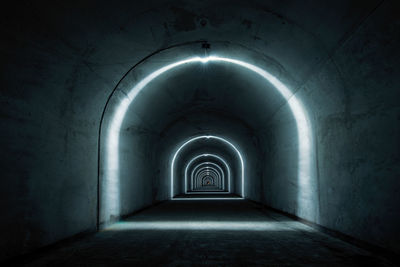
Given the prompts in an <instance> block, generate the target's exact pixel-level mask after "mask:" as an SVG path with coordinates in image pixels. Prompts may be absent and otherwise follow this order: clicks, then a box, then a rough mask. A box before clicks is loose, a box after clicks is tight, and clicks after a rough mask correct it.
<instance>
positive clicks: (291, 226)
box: [105, 220, 315, 232]
mask: <svg viewBox="0 0 400 267" xmlns="http://www.w3.org/2000/svg"><path fill="white" fill-rule="evenodd" d="M127 230H220V231H299V230H302V231H309V232H314V231H315V230H314V229H313V228H311V227H309V226H306V225H304V224H302V223H300V222H296V221H257V222H254V221H237V222H232V221H217V220H215V221H129V222H126V221H122V222H118V223H115V224H113V225H112V226H110V227H108V228H107V229H105V231H127Z"/></svg>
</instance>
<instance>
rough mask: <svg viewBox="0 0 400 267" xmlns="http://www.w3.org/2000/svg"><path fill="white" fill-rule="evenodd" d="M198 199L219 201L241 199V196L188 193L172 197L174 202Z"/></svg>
mask: <svg viewBox="0 0 400 267" xmlns="http://www.w3.org/2000/svg"><path fill="white" fill-rule="evenodd" d="M182 198H184V199H198V198H202V199H205V198H217V199H221V198H224V199H225V198H227V199H243V198H242V197H241V196H238V195H235V194H229V193H200V194H196V193H191V194H190V193H189V194H182V195H177V196H175V197H174V199H175V200H177V199H182Z"/></svg>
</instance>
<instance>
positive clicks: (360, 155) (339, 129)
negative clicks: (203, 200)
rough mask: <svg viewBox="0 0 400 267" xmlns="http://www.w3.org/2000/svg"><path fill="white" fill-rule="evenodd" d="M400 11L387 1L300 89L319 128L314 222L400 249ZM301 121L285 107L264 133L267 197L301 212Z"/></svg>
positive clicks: (269, 201)
mask: <svg viewBox="0 0 400 267" xmlns="http://www.w3.org/2000/svg"><path fill="white" fill-rule="evenodd" d="M397 12H398V11H397V10H396V9H395V8H394V6H393V3H389V2H387V3H384V4H383V5H382V6H381V7H380V8H379V9H378V10H376V11H375V12H374V13H373V14H371V16H369V17H368V18H367V19H366V20H365V22H364V23H363V24H362V26H360V27H359V28H358V29H357V30H356V31H354V32H353V33H352V34H351V35H349V36H348V38H347V39H346V40H345V42H343V43H342V44H341V45H340V47H338V49H337V50H336V51H335V53H333V54H332V56H331V57H330V58H329V59H328V60H326V61H325V62H324V63H323V64H321V65H320V68H319V70H318V71H316V72H315V73H314V74H313V75H311V76H310V78H309V79H308V80H307V82H306V83H305V84H304V85H303V86H302V87H301V89H300V90H299V91H298V92H297V93H296V95H297V96H298V97H299V98H301V99H302V100H303V101H304V105H305V106H306V107H307V110H308V112H309V113H310V117H311V118H312V125H313V128H314V131H315V151H316V153H317V157H318V158H317V160H318V162H317V164H318V205H319V210H318V214H317V216H316V218H315V222H316V223H318V224H321V225H323V226H325V227H328V228H330V229H334V230H336V231H339V232H342V233H345V234H348V235H350V236H353V237H355V238H357V239H361V240H364V241H367V242H370V243H373V244H377V245H380V246H382V247H386V248H390V249H392V250H394V251H396V252H399V251H400V247H399V243H398V240H399V237H400V233H399V230H398V229H397V225H399V222H400V215H399V213H398V212H397V210H398V203H400V198H399V194H398V192H399V189H400V184H399V182H398V177H399V173H400V172H399V168H400V167H399V166H400V164H399V153H400V152H399V149H398V148H399V147H400V146H399V123H398V118H399V105H398V103H397V100H396V99H398V98H399V92H400V91H399V81H398V75H399V71H398V68H396V67H395V66H398V65H399V56H398V52H395V50H396V48H395V47H398V45H399V41H400V39H399V35H398V33H397V34H396V33H395V32H396V31H397V32H398V27H399V20H398V19H396V17H397V14H398V13H397ZM295 128H296V126H295V122H294V120H293V119H292V118H291V116H290V111H289V110H288V108H287V107H282V108H281V109H280V110H279V111H278V112H277V113H276V115H275V116H274V118H273V119H272V122H271V127H270V129H272V131H269V132H268V133H267V134H265V139H264V140H266V141H265V142H266V146H265V147H266V148H267V149H266V153H267V154H268V155H267V156H266V161H267V165H266V168H265V171H264V179H263V181H264V188H265V189H264V190H265V191H264V192H265V194H264V197H265V199H264V202H265V203H267V204H269V205H271V206H272V207H274V208H278V209H281V210H284V211H286V212H289V213H292V214H298V209H299V207H297V202H296V197H295V196H296V194H297V191H298V190H300V189H299V187H298V184H297V182H296V175H293V173H296V169H297V166H296V164H295V160H290V159H292V158H295V157H296V153H297V146H296V145H297V144H296V139H295V137H293V136H291V135H290V134H289V133H290V132H293V131H294V130H295ZM282 147H283V149H282ZM290 162H292V164H290V165H285V163H290ZM288 185H289V186H288ZM312 221H314V220H312Z"/></svg>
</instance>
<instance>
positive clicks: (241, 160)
mask: <svg viewBox="0 0 400 267" xmlns="http://www.w3.org/2000/svg"><path fill="white" fill-rule="evenodd" d="M200 139H216V140H219V141H222V142H224V143H226V144H228V145H229V146H230V147H232V148H233V149H234V151H235V152H236V153H237V155H238V156H239V160H240V164H241V166H240V167H241V175H242V177H241V178H242V180H241V181H242V197H244V163H243V158H242V155H241V154H240V152H239V150H238V149H237V148H236V147H235V146H234V145H233V144H232V143H231V142H229V141H227V140H226V139H224V138H221V137H218V136H212V135H202V136H197V137H193V138H192V139H189V140H188V141H186V142H185V143H183V144H182V145H181V146H180V147H179V148H178V150H177V151H176V152H175V154H174V157H173V158H172V162H171V198H173V197H174V171H175V169H174V167H175V160H176V157H177V156H178V154H179V152H180V151H181V150H182V149H183V148H184V147H185V146H186V145H188V144H190V143H191V142H194V141H197V140H200ZM203 156H204V157H207V156H211V157H215V158H218V159H219V160H221V161H222V162H223V163H224V165H225V166H227V169H228V177H229V179H228V188H229V190H228V191H229V192H231V182H230V180H231V178H230V177H231V175H230V168H229V165H228V164H227V163H226V161H225V160H224V159H223V158H221V157H219V156H217V155H215V154H202V155H199V156H198V157H203ZM185 173H186V172H185ZM186 178H187V177H185V188H187V179H186Z"/></svg>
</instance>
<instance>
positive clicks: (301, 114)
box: [98, 56, 314, 220]
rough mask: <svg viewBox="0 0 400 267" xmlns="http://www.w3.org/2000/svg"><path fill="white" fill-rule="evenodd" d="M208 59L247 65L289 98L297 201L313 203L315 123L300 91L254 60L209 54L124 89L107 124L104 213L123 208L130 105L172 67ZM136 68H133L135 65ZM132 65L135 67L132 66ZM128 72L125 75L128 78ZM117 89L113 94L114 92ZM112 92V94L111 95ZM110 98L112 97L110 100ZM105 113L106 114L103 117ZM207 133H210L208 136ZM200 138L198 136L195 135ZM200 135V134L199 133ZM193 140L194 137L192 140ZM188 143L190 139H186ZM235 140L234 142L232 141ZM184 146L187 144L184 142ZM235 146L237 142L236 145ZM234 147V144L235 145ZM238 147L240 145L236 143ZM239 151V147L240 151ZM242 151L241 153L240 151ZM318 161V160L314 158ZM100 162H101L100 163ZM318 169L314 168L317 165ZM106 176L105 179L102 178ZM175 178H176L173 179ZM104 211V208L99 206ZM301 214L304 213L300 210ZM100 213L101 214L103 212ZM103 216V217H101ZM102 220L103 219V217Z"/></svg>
mask: <svg viewBox="0 0 400 267" xmlns="http://www.w3.org/2000/svg"><path fill="white" fill-rule="evenodd" d="M207 62H221V63H229V64H233V65H237V66H240V67H243V68H244V69H247V70H250V71H253V72H255V73H257V74H258V75H260V76H261V77H263V78H264V79H265V80H266V82H269V83H270V84H271V85H273V87H274V88H275V89H276V90H277V91H278V92H279V93H280V94H281V95H282V97H283V98H284V99H285V100H286V101H287V104H288V106H289V108H290V110H291V112H292V114H293V117H294V119H295V122H296V128H297V137H298V177H297V179H298V183H299V191H298V193H297V201H298V203H299V206H300V207H306V206H307V205H313V203H312V199H310V198H309V197H308V196H309V193H310V191H312V189H311V187H310V179H311V176H312V175H313V174H312V173H311V165H312V164H311V163H312V158H313V156H314V155H313V154H312V131H311V125H310V122H309V120H308V117H307V113H306V111H305V109H304V108H303V106H302V103H301V101H300V100H299V99H298V98H297V97H296V95H295V94H294V93H293V92H291V91H290V90H289V89H288V88H287V87H286V86H285V85H284V84H283V83H282V82H281V81H280V80H278V79H277V78H276V77H274V76H273V75H272V74H270V73H269V72H267V71H265V70H264V69H262V68H260V67H257V66H255V65H253V64H250V63H247V62H244V61H240V60H237V59H233V58H228V57H218V56H206V57H191V58H187V59H184V60H180V61H177V62H174V63H171V64H167V65H165V66H164V67H161V68H159V69H157V70H155V71H154V72H152V73H150V74H149V75H147V76H145V77H144V78H143V79H142V80H140V81H139V82H138V83H137V84H136V85H135V86H133V87H132V88H131V89H130V90H129V91H128V92H124V94H125V97H124V98H123V99H121V100H119V101H118V104H117V106H116V107H115V109H113V110H112V114H111V117H110V120H109V124H108V125H107V126H109V127H107V132H106V133H105V144H106V145H105V157H104V158H105V160H104V161H105V166H106V168H105V171H104V172H102V171H100V167H99V183H98V184H99V189H98V190H99V199H98V201H99V204H98V206H99V207H100V205H104V206H102V210H103V209H104V213H105V214H104V215H105V217H106V218H108V217H109V216H114V217H115V216H119V212H120V206H119V205H120V203H119V169H118V168H119V158H118V157H119V155H118V153H119V133H120V128H121V125H122V122H123V120H124V117H125V115H126V112H127V110H128V107H129V106H130V104H131V103H132V101H133V100H134V99H135V98H136V96H137V95H138V93H139V92H140V91H142V90H143V89H144V88H145V87H146V85H147V84H149V83H150V82H151V81H152V80H154V79H155V78H157V77H159V76H160V75H162V74H163V73H165V72H167V71H169V70H172V69H174V68H176V67H178V66H182V65H186V64H193V63H203V64H205V63H207ZM132 69H133V68H132ZM132 69H131V70H132ZM125 77H126V75H125V76H124V78H125ZM114 92H115V90H114V91H113V93H112V94H111V96H112V95H113V94H114ZM111 96H110V98H111ZM110 98H109V100H110ZM108 106H109V101H107V103H106V108H105V109H107V108H108ZM103 114H104V112H103ZM103 118H104V115H103V116H102V121H103ZM101 129H102V124H101V125H100V137H99V138H101V135H102V130H101ZM204 137H207V136H204ZM195 138H196V137H195ZM197 138H200V137H197ZM188 142H190V141H188ZM185 144H186V143H185ZM229 144H231V143H229ZM183 146H184V145H183ZM232 146H233V145H232ZM233 147H234V146H233ZM180 149H181V148H179V149H178V150H177V152H176V153H175V155H174V157H173V160H172V164H171V174H172V175H171V178H172V177H173V171H172V169H173V166H174V160H175V158H176V155H177V153H179V151H180ZM235 150H237V149H236V147H235ZM101 151H102V149H101V148H100V146H99V159H100V153H102V152H101ZM237 152H238V151H237ZM239 154H240V153H239ZM240 159H241V161H242V165H243V166H242V171H243V172H242V183H243V187H242V196H243V197H245V191H244V164H243V159H242V157H241V156H240ZM313 162H314V161H313ZM99 166H100V164H99ZM313 170H314V169H313ZM100 176H101V177H104V179H100ZM171 182H173V179H171ZM100 184H101V188H105V190H107V194H104V195H105V196H104V198H105V199H103V198H102V195H100ZM170 197H171V199H172V198H173V184H172V183H171V196H170ZM99 212H100V209H99ZM300 215H301V214H300ZM99 216H100V215H99ZM99 218H100V217H99ZM99 220H100V219H99Z"/></svg>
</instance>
